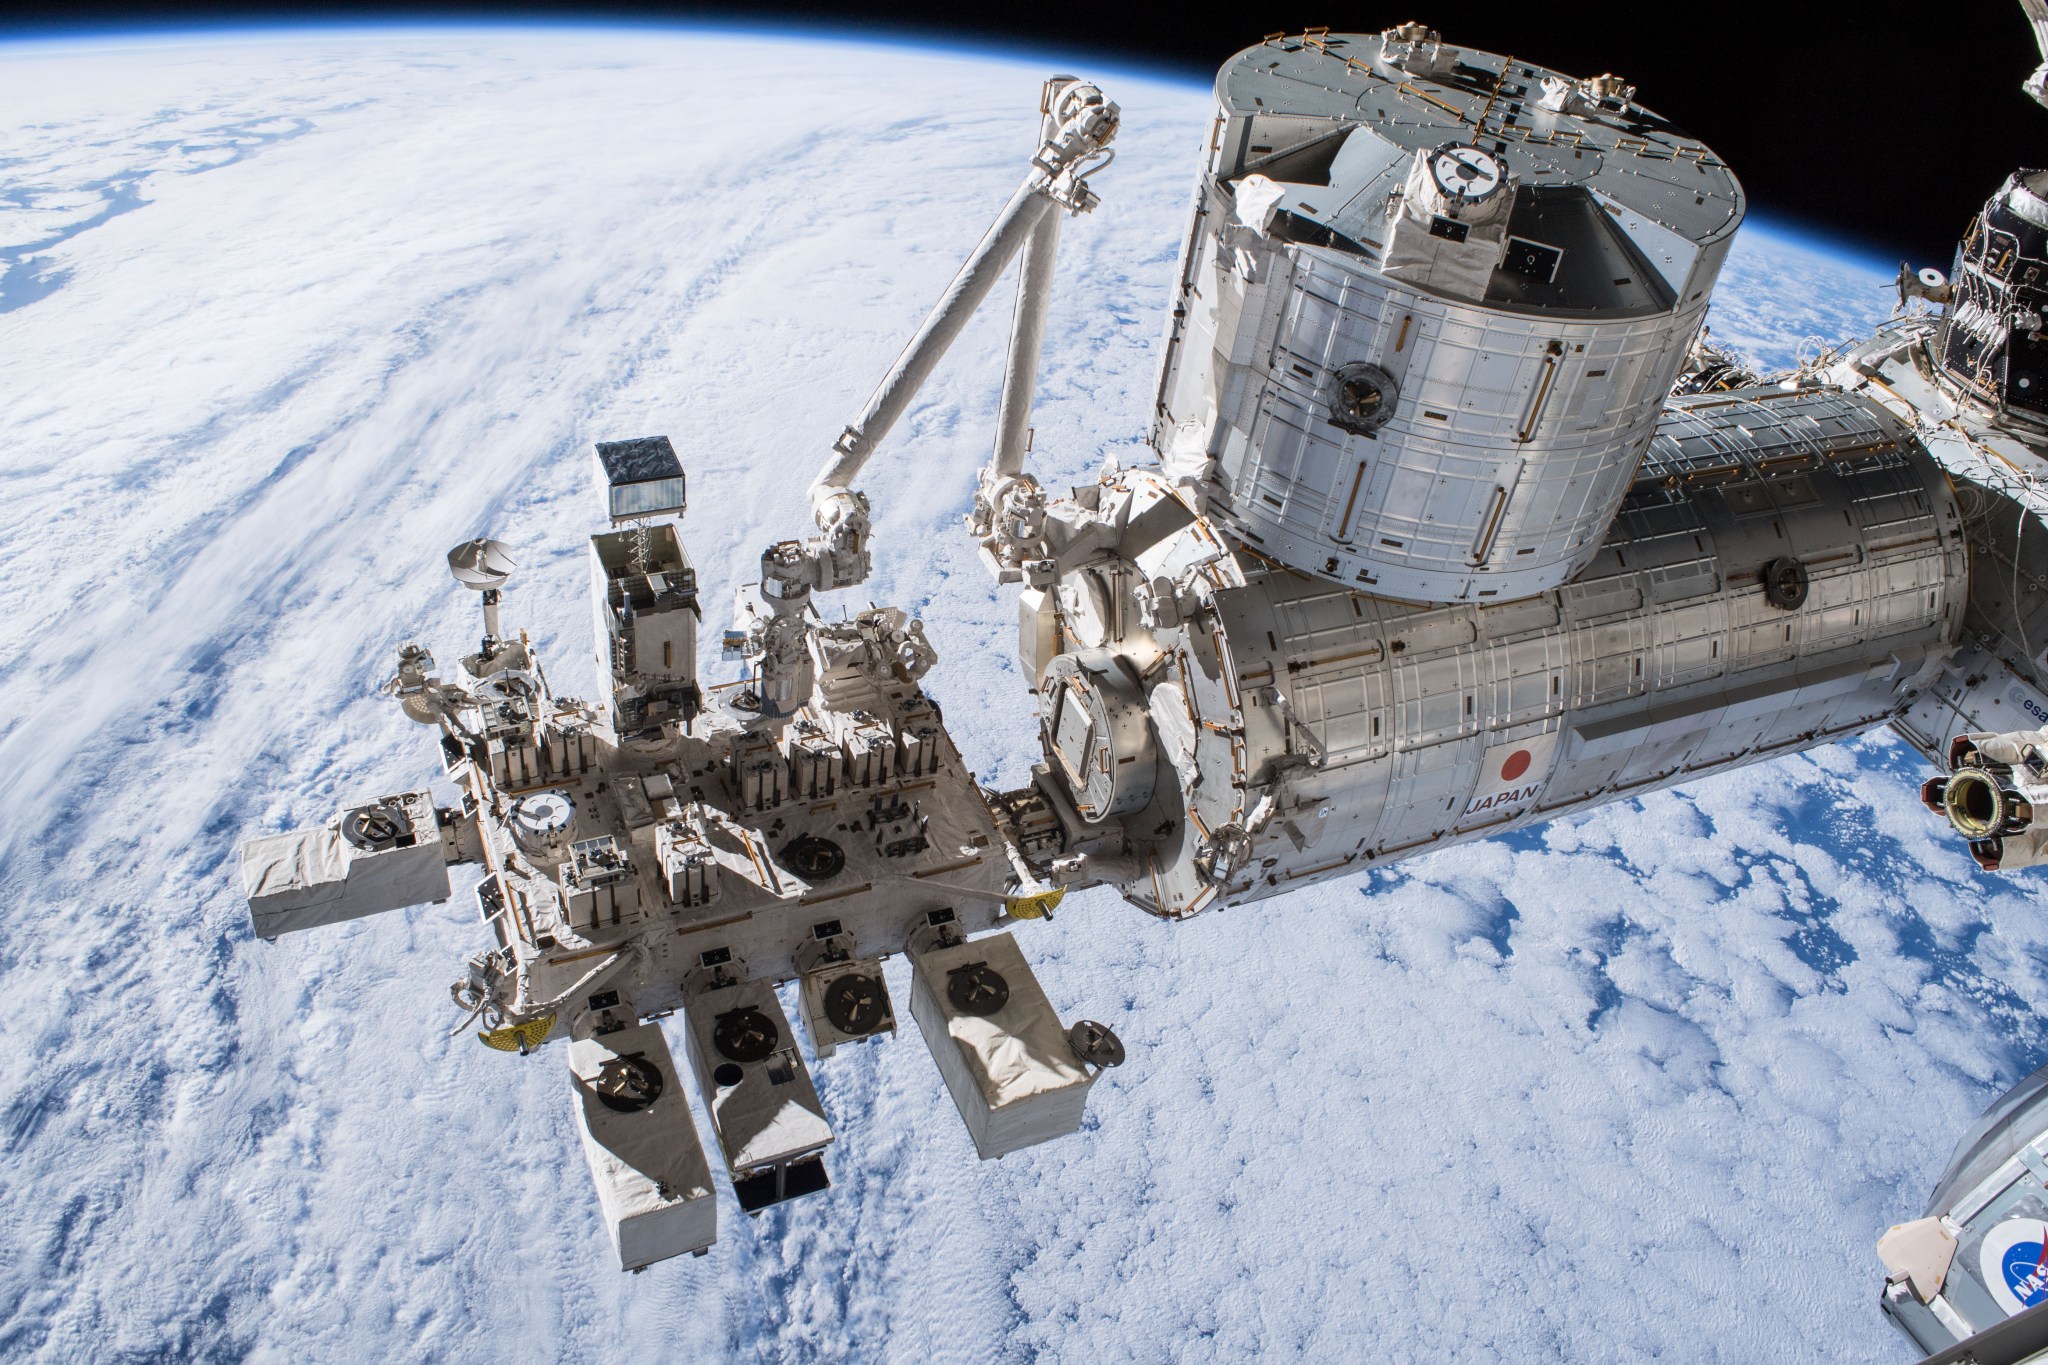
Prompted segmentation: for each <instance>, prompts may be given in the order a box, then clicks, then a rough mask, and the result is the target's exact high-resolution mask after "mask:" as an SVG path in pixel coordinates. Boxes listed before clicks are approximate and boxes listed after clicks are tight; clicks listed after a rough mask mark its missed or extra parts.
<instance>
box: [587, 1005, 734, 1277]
mask: <svg viewBox="0 0 2048 1365" xmlns="http://www.w3.org/2000/svg"><path fill="white" fill-rule="evenodd" d="M569 1070H570V1072H571V1074H572V1075H573V1076H574V1078H575V1085H576V1126H577V1128H578V1130H579V1131H580V1132H581V1133H582V1134H583V1159H584V1160H585V1161H586V1162H588V1163H589V1165H590V1178H591V1180H592V1181H594V1182H595V1183H596V1185H597V1202H598V1207H599V1209H600V1210H601V1211H602V1212H603V1214H604V1225H605V1230H606V1231H607V1232H609V1233H610V1234H611V1238H612V1249H613V1250H615V1251H617V1252H618V1254H619V1268H620V1269H621V1270H638V1269H640V1268H641V1267H643V1266H648V1265H652V1264H654V1262H656V1261H664V1260H667V1259H668V1258H669V1257H671V1256H680V1255H682V1254H683V1253H684V1252H686V1251H687V1252H692V1253H696V1254H699V1255H701V1254H703V1252H704V1251H705V1250H706V1249H707V1248H708V1247H710V1246H711V1244H712V1243H713V1242H716V1241H717V1240H718V1199H717V1196H716V1195H715V1194H714V1193H713V1191H712V1188H711V1165H710V1163H709V1162H708V1161H706V1160H705V1159H704V1145H703V1144H702V1143H701V1142H699V1141H698V1140H697V1127H696V1125H695V1124H694V1123H693V1122H691V1120H690V1100H689V1097H688V1096H687V1095H686V1094H684V1093H683V1083H682V1078H681V1077H680V1076H679V1075H678V1074H677V1073H676V1063H675V1057H674V1056H673V1055H672V1054H671V1053H670V1052H669V1050H668V1041H667V1040H666V1039H665V1038H663V1037H662V1036H661V1026H660V1025H659V1024H637V1025H634V1026H632V1027H630V1028H622V1029H618V1030H616V1031H614V1032H611V1033H606V1034H600V1035H598V1036H597V1037H594V1038H578V1039H576V1040H575V1041H574V1042H572V1043H570V1044H569Z"/></svg>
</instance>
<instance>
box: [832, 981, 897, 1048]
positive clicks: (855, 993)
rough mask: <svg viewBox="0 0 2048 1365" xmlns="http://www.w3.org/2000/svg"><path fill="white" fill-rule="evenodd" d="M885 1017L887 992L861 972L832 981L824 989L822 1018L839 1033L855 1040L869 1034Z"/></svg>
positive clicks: (877, 982) (887, 1005)
mask: <svg viewBox="0 0 2048 1365" xmlns="http://www.w3.org/2000/svg"><path fill="white" fill-rule="evenodd" d="M888 1017H889V994H888V992H887V991H885V990H883V989H882V983H881V982H880V981H878V980H876V979H875V978H874V977H872V976H869V975H867V974H866V973H864V972H848V973H847V974H846V975H844V976H840V977H834V978H833V980H832V984H831V985H829V986H827V987H825V1018H826V1019H828V1020H830V1021H831V1024H832V1027H833V1028H836V1029H838V1030H839V1031H840V1032H841V1033H849V1034H853V1035H854V1036H856V1037H859V1036H862V1035H865V1034H869V1033H873V1032H874V1031H875V1030H876V1029H878V1028H880V1027H881V1026H882V1024H883V1023H884V1022H885V1021H886V1020H887V1019H888Z"/></svg>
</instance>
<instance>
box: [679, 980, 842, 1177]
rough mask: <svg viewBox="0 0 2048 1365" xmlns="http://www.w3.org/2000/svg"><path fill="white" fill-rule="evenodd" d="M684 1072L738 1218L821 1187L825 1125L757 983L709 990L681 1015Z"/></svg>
mask: <svg viewBox="0 0 2048 1365" xmlns="http://www.w3.org/2000/svg"><path fill="white" fill-rule="evenodd" d="M683 1013H684V1016H685V1017H686V1018H687V1020H688V1021H689V1027H690V1064H691V1066H692V1067H693V1068H694V1069H695V1070H696V1073H697V1084H698V1085H699V1086H700V1087H701V1088H702V1089H703V1091H704V1106H705V1108H707V1109H709V1110H710V1111H711V1127H712V1130H713V1131H714V1132H715V1133H716V1134H717V1136H718V1145H719V1147H720V1149H721V1150H722V1151H723V1152H724V1153H725V1164H726V1169H727V1170H729V1171H731V1172H732V1186H733V1193H734V1194H735V1195H736V1196H738V1198H739V1201H740V1207H741V1208H742V1209H745V1210H746V1211H747V1212H748V1213H753V1212H755V1211H756V1210H759V1209H763V1208H766V1207H767V1206H768V1205H770V1204H776V1203H780V1202H781V1201H782V1200H784V1199H794V1198H796V1197H797V1196H798V1195H801V1194H812V1193H815V1192H817V1191H818V1190H822V1189H824V1188H826V1187H827V1185H829V1184H830V1181H829V1180H828V1178H827V1177H826V1174H825V1166H824V1162H823V1161H822V1160H821V1159H820V1157H821V1154H822V1153H823V1152H824V1150H825V1148H826V1147H827V1146H828V1145H829V1144H830V1143H831V1141H832V1125H831V1124H830V1123H828V1122H827V1121H826V1119H825V1106H824V1104H823V1103H822V1102H821V1101H820V1100H819V1099H818V1090H817V1087H816V1086H815V1085H813V1084H812V1083H811V1073H810V1072H809V1071H808V1070H807V1069H805V1067H804V1059H803V1055H802V1054H801V1053H800V1052H799V1051H798V1049H797V1040H796V1031H795V1030H794V1029H792V1028H791V1027H790V1026H789V1018H788V1016H787V1015H785V1014H783V1012H782V1003H781V1001H779V1000H777V999H776V996H775V987H774V985H773V984H772V983H770V982H766V981H743V982H738V983H736V984H733V985H729V986H724V987H719V988H715V989H712V990H710V991H707V992H705V993H704V994H703V995H700V996H697V997H694V998H692V999H691V1000H690V1001H689V1002H688V1004H687V1005H686V1006H685V1007H684V1011H683Z"/></svg>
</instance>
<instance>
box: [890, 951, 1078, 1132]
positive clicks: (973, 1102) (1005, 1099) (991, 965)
mask: <svg viewBox="0 0 2048 1365" xmlns="http://www.w3.org/2000/svg"><path fill="white" fill-rule="evenodd" d="M977 969H979V970H980V971H983V972H993V973H994V974H995V975H996V976H997V977H999V978H1001V987H1002V988H1003V989H1005V990H1006V991H1007V994H1008V998H1007V999H1005V1000H1003V1001H1002V1003H1001V1005H1000V1007H998V1008H994V1009H992V1010H989V1012H987V1013H978V1012H976V1011H977V1009H984V1008H987V1003H988V1001H989V1000H990V997H989V995H988V990H989V983H988V982H987V980H986V978H985V977H983V978H980V979H979V980H978V981H976V982H975V983H973V984H974V987H975V989H971V990H969V991H966V992H959V991H953V990H952V989H951V987H952V985H953V979H954V977H955V976H956V974H961V973H972V972H975V971H976V970H977ZM976 994H979V995H980V996H981V997H982V1001H983V1003H981V1004H979V1005H972V1004H970V1005H966V1006H963V1003H962V997H963V995H964V996H965V997H966V999H967V1000H968V1001H970V1002H971V1001H972V1000H973V998H974V996H975V995H976ZM910 1014H911V1017H912V1018H914V1019H916V1020H917V1026H918V1028H919V1030H921V1031H922V1032H923V1034H924V1040H925V1044H926V1046H928V1047H929V1048H931V1051H932V1060H933V1061H935V1062H937V1063H938V1064H939V1074H940V1075H941V1076H943V1077H945V1079H946V1089H948V1090H949V1091H951V1092H952V1094H953V1103H954V1104H955V1105H957V1106H958V1107H959V1110H960V1117H961V1119H962V1121H964V1122H965V1123H966V1124H967V1132H968V1135H969V1136H971V1137H972V1138H973V1139H974V1150H975V1151H977V1152H979V1153H980V1154H981V1157H982V1159H983V1160H987V1159H988V1158H990V1157H997V1156H1002V1155H1003V1154H1005V1153H1007V1152H1014V1151H1017V1150H1019V1149H1020V1148H1024V1147H1031V1146H1035V1145H1036V1144H1038V1143H1041V1142H1049V1141H1051V1140H1052V1139H1053V1138H1056V1137H1065V1136H1066V1135H1067V1134H1069V1133H1072V1132H1075V1131H1077V1130H1079V1128H1080V1127H1081V1115H1082V1113H1083V1111H1084V1110H1085V1108H1086V1106H1087V1100H1088V1087H1089V1084H1090V1082H1091V1080H1092V1077H1091V1076H1090V1075H1089V1072H1088V1069H1087V1068H1086V1067H1084V1066H1082V1065H1081V1062H1080V1059H1079V1058H1077V1057H1075V1056H1074V1049H1073V1047H1072V1046H1071V1045H1070V1044H1069V1043H1068V1042H1067V1030H1066V1028H1065V1026H1064V1025H1062V1024H1061V1023H1060V1017H1059V1014H1058V1012H1057V1011H1055V1010H1054V1009H1053V1007H1052V1002H1051V1001H1050V1000H1047V999H1046V998H1045V992H1044V990H1042V989H1041V988H1040V987H1039V984H1038V978H1037V977H1035V976H1033V975H1032V974H1031V967H1030V965H1029V964H1028V963H1026V962H1025V961H1024V954H1023V953H1022V952H1021V951H1019V949H1018V947H1017V944H1016V941H1015V940H1014V939H1012V938H1011V937H1010V936H1009V935H1008V934H991V935H989V936H987V937H985V938H978V939H974V940H971V941H969V942H966V943H960V944H956V945H954V946H953V947H950V948H935V949H931V950H929V951H926V952H922V953H918V954H916V955H915V956H914V957H913V958H912V962H911V987H910Z"/></svg>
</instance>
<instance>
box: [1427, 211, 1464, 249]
mask: <svg viewBox="0 0 2048 1365" xmlns="http://www.w3.org/2000/svg"><path fill="white" fill-rule="evenodd" d="M1429 235H1430V236H1432V237H1441V238H1443V239H1444V240H1445V241H1447V242H1462V241H1464V240H1465V239H1466V238H1467V237H1470V236H1471V235H1472V228H1471V225H1470V224H1467V223H1461V222H1459V221H1458V220H1457V219H1455V218H1446V217H1444V216H1443V215H1442V214H1441V213H1439V214H1436V215H1435V216H1433V217H1432V218H1431V219H1430V220H1429Z"/></svg>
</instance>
